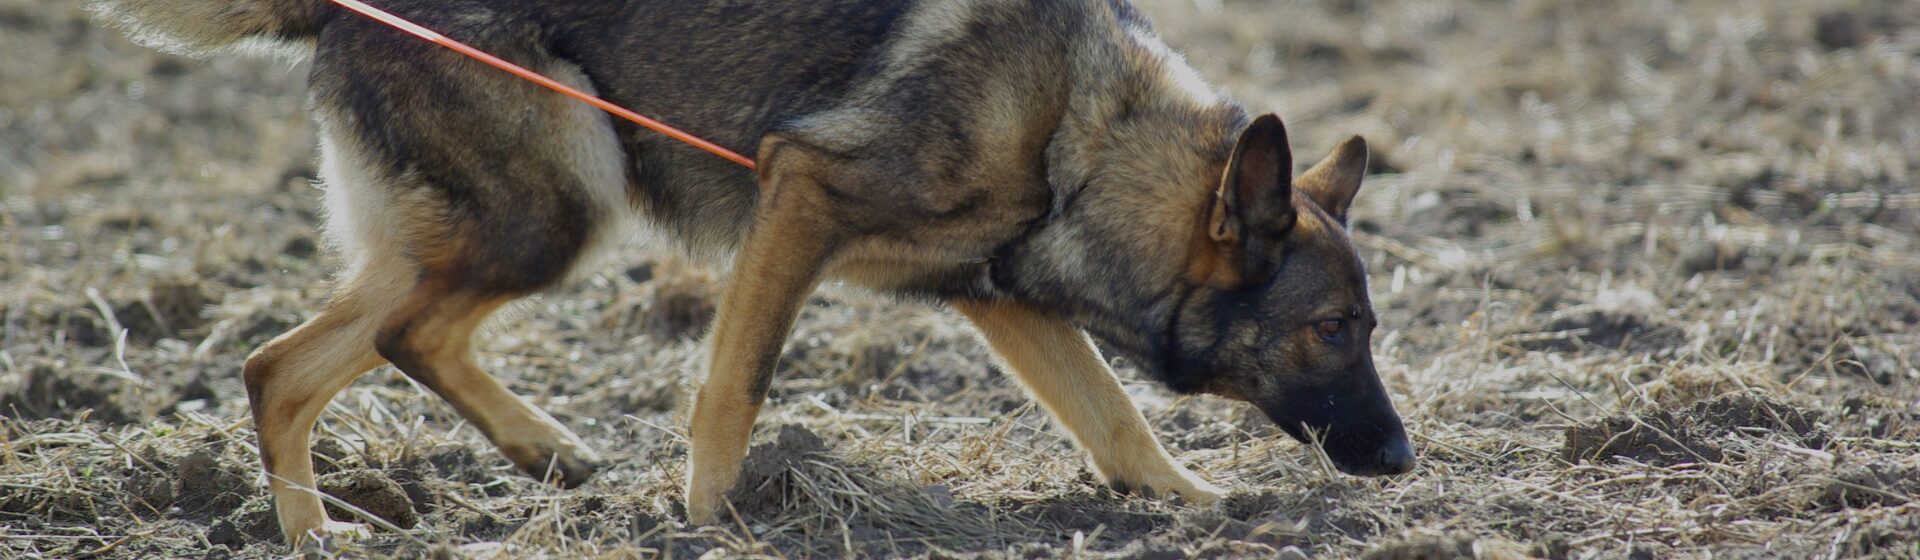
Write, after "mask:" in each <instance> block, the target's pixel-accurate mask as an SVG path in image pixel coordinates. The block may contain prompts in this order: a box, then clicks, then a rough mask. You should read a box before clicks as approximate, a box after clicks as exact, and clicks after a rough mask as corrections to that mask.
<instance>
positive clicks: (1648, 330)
mask: <svg viewBox="0 0 1920 560" xmlns="http://www.w3.org/2000/svg"><path fill="white" fill-rule="evenodd" d="M1546 331H1547V332H1561V333H1568V336H1565V337H1560V338H1549V339H1538V340H1527V341H1523V342H1520V347H1521V348H1525V349H1528V350H1537V351H1545V352H1574V351H1578V350H1580V349H1582V348H1585V347H1589V346H1597V347H1601V348H1607V349H1612V350H1627V351H1631V352H1656V351H1659V350H1663V349H1667V348H1672V347H1674V346H1676V345H1678V344H1679V343H1681V342H1684V339H1685V333H1684V332H1683V331H1681V329H1679V328H1677V327H1673V326H1671V325H1667V324H1665V323H1663V322H1661V321H1659V320H1657V319H1653V318H1651V317H1645V316H1642V315H1640V314H1637V313H1625V312H1620V311H1592V312H1588V313H1580V314H1576V315H1573V316H1570V317H1562V318H1560V319H1557V320H1555V321H1553V322H1552V323H1550V324H1548V325H1547V328H1546Z"/></svg>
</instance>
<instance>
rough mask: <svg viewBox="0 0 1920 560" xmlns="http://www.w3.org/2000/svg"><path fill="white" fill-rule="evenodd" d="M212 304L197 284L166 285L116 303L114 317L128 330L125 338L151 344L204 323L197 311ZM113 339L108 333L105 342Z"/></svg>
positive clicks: (178, 283) (158, 285)
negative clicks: (144, 294)
mask: <svg viewBox="0 0 1920 560" xmlns="http://www.w3.org/2000/svg"><path fill="white" fill-rule="evenodd" d="M212 301H213V299H212V298H210V297H208V296H207V293H206V291H205V290H203V289H201V287H200V284H199V283H197V282H168V283H162V284H156V285H154V286H153V288H152V289H151V290H149V291H148V293H147V295H146V296H145V297H140V298H133V299H128V300H125V301H118V302H115V303H114V305H113V315H114V319H116V320H118V321H120V326H121V327H122V328H125V329H127V338H129V339H131V340H135V341H141V342H151V341H154V340H159V339H161V338H166V337H174V336H179V335H180V334H181V333H184V332H187V331H191V330H193V329H197V328H200V326H201V325H204V324H206V322H207V321H206V319H205V318H204V317H202V316H201V315H200V310H201V309H203V308H205V307H206V306H207V305H208V304H209V303H212ZM114 336H116V334H115V333H108V335H107V339H108V340H112V339H113V337H114Z"/></svg>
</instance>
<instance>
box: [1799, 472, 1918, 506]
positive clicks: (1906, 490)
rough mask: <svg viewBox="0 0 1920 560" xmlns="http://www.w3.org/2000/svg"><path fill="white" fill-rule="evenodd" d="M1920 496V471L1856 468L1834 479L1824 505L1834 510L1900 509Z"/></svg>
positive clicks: (1829, 486)
mask: <svg viewBox="0 0 1920 560" xmlns="http://www.w3.org/2000/svg"><path fill="white" fill-rule="evenodd" d="M1916 495H1920V470H1916V469H1912V468H1903V467H1900V466H1895V465H1855V466H1853V467H1852V468H1849V469H1847V470H1845V471H1842V472H1840V473H1839V474H1838V475H1836V476H1834V477H1833V480H1832V481H1830V482H1828V483H1827V486H1826V488H1825V490H1824V491H1823V492H1821V496H1820V502H1821V503H1822V504H1824V505H1826V506H1827V507H1828V508H1830V509H1831V510H1835V511H1837V510H1842V509H1854V508H1866V507H1873V506H1898V505H1902V504H1905V503H1907V501H1908V500H1912V499H1915V496H1916Z"/></svg>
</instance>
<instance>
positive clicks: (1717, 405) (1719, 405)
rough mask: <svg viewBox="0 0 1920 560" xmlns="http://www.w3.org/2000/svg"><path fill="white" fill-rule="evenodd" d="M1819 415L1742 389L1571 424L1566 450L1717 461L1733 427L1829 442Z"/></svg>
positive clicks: (1660, 460) (1585, 457) (1571, 457)
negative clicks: (1737, 392) (1672, 406)
mask: <svg viewBox="0 0 1920 560" xmlns="http://www.w3.org/2000/svg"><path fill="white" fill-rule="evenodd" d="M1818 419H1819V418H1818V415H1817V414H1815V413H1811V412H1807V411H1804V410H1801V409H1798V408H1794V407H1792V406H1790V405H1786V404H1782V403H1780V402H1778V401H1774V400H1772V399H1769V398H1767V397H1763V396H1756V395H1749V394H1740V395H1732V396H1728V397H1722V398H1718V399H1713V400H1710V401H1702V402H1697V403H1694V404H1693V406H1692V407H1690V408H1687V409H1677V408H1676V409H1666V410H1658V411H1653V412H1649V413H1646V414H1641V415H1638V416H1612V417H1608V418H1605V419H1602V420H1599V421H1597V422H1592V423H1588V424H1582V425H1576V426H1572V427H1569V428H1567V431H1566V444H1565V446H1564V447H1562V449H1561V455H1562V457H1564V458H1565V459H1566V460H1568V461H1573V462H1579V461H1600V460H1605V459H1606V458H1609V457H1627V458H1631V459H1634V460H1637V461H1642V462H1646V463H1652V464H1659V465H1673V464H1679V463H1694V462H1717V461H1720V460H1721V459H1722V458H1723V457H1724V452H1723V451H1722V449H1721V447H1720V445H1719V444H1718V443H1716V441H1718V440H1720V439H1721V438H1723V437H1725V436H1726V435H1727V434H1728V433H1729V432H1738V431H1742V429H1743V428H1758V429H1762V430H1766V431H1770V432H1775V433H1783V434H1786V435H1788V436H1791V437H1793V438H1795V439H1798V440H1799V442H1800V444H1801V445H1805V446H1808V447H1813V448H1820V447H1825V446H1826V443H1827V440H1828V439H1829V438H1830V436H1829V435H1828V434H1827V432H1826V430H1825V429H1824V428H1823V427H1821V426H1819V425H1818Z"/></svg>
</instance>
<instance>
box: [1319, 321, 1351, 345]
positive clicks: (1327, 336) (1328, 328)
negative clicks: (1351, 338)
mask: <svg viewBox="0 0 1920 560" xmlns="http://www.w3.org/2000/svg"><path fill="white" fill-rule="evenodd" d="M1313 330H1314V331H1315V332H1317V333H1319V334H1320V340H1325V341H1327V342H1334V343H1338V342H1340V340H1341V338H1342V335H1344V334H1345V333H1346V332H1347V321H1346V320H1345V319H1326V320H1323V321H1320V322H1318V323H1314V325H1313Z"/></svg>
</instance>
